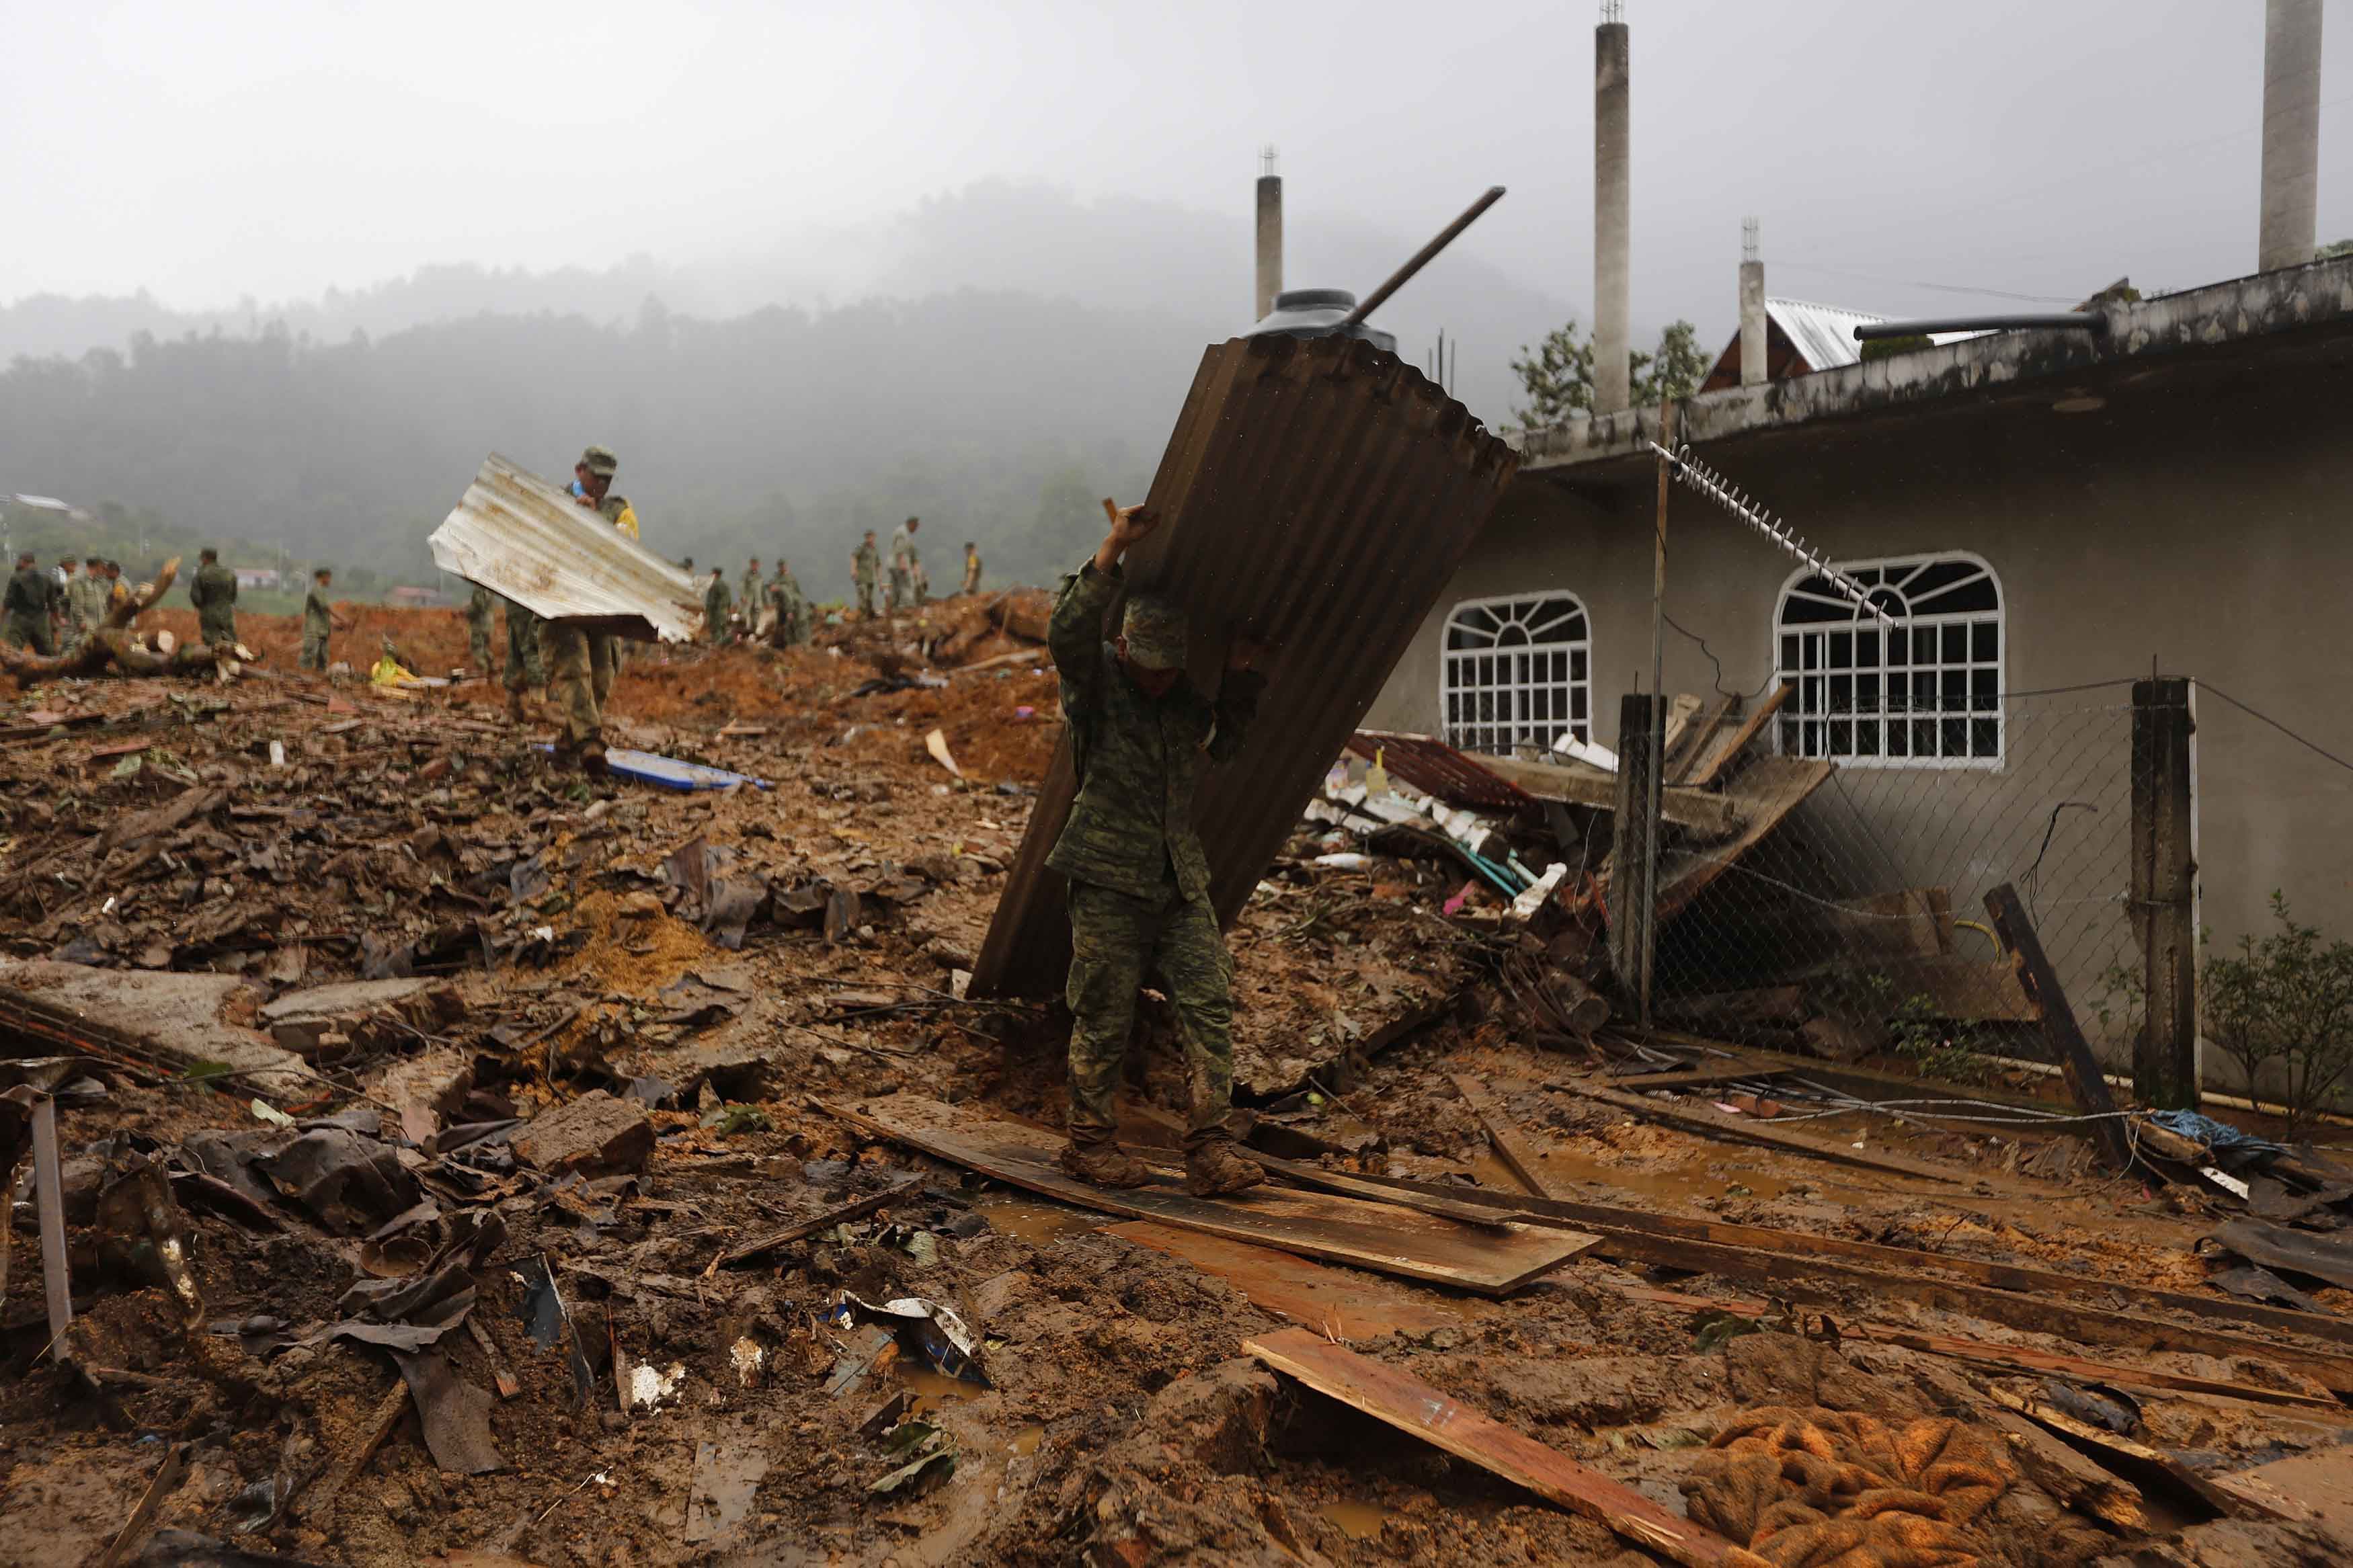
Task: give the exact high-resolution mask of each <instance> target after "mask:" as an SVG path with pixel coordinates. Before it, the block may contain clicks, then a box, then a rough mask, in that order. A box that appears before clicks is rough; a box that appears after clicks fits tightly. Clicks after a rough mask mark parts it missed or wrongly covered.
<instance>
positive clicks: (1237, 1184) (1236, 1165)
mask: <svg viewBox="0 0 2353 1568" xmlns="http://www.w3.org/2000/svg"><path fill="white" fill-rule="evenodd" d="M1265 1180H1266V1172H1265V1170H1264V1169H1263V1168H1261V1166H1260V1165H1259V1164H1258V1163H1256V1162H1254V1161H1250V1160H1245V1159H1243V1158H1242V1157H1241V1155H1240V1154H1239V1153H1237V1152H1234V1143H1233V1140H1232V1139H1230V1138H1220V1139H1219V1140H1217V1141H1216V1142H1212V1143H1204V1144H1202V1145H1201V1146H1200V1147H1199V1148H1198V1149H1192V1150H1188V1151H1187V1152H1186V1154H1185V1190H1186V1191H1187V1192H1188V1193H1190V1194H1193V1195H1194V1196H1195V1197H1197V1198H1214V1197H1217V1196H1219V1194H1224V1193H1239V1192H1240V1191H1241V1190H1242V1189H1244V1188H1245V1187H1254V1186H1257V1185H1258V1184H1260V1183H1261V1182H1263V1181H1265Z"/></svg>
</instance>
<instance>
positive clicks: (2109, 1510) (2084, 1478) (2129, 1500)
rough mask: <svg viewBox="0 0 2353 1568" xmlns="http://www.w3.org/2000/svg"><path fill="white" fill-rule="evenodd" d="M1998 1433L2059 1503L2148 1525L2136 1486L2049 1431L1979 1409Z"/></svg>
mask: <svg viewBox="0 0 2353 1568" xmlns="http://www.w3.org/2000/svg"><path fill="white" fill-rule="evenodd" d="M1980 1415H1981V1416H1982V1418H1983V1420H1984V1421H1985V1424H1986V1425H1987V1426H1991V1427H1992V1428H1993V1429H1994V1430H1995V1431H1997V1432H2000V1434H2001V1436H2002V1440H2003V1441H2004V1442H2006V1443H2008V1444H2009V1445H2010V1456H2011V1457H2012V1458H2015V1459H2016V1460H2017V1461H2018V1468H2020V1469H2021V1470H2022V1471H2024V1472H2025V1475H2026V1479H2029V1480H2031V1481H2032V1482H2033V1483H2034V1484H2035V1485H2037V1486H2039V1487H2041V1488H2042V1489H2043V1490H2044V1491H2046V1492H2049V1493H2050V1494H2051V1495H2052V1497H2053V1498H2055V1499H2057V1500H2058V1502H2059V1506H2060V1507H2062V1508H2068V1509H2074V1510H2077V1511H2079V1512H2083V1513H2088V1514H2090V1515H2091V1516H2092V1517H2093V1518H2094V1519H2099V1520H2105V1521H2107V1522H2108V1523H2110V1524H2112V1525H2115V1526H2116V1528H2117V1529H2118V1530H2121V1531H2128V1532H2131V1533H2134V1534H2137V1533H2139V1532H2140V1531H2144V1530H2146V1529H2147V1528H2148V1512H2147V1510H2146V1509H2144V1508H2143V1507H2142V1506H2141V1495H2140V1489H2139V1488H2138V1487H2137V1486H2135V1485H2133V1484H2132V1482H2130V1481H2128V1480H2126V1479H2124V1478H2123V1477H2122V1476H2119V1475H2116V1474H2114V1473H2112V1472H2110V1471H2108V1470H2105V1469H2103V1468H2101V1467H2099V1466H2098V1465H2095V1464H2094V1463H2093V1462H2092V1461H2091V1460H2089V1459H2087V1458H2084V1456H2083V1455H2082V1454H2080V1453H2078V1452H2076V1451H2075V1450H2074V1449H2073V1448H2071V1447H2068V1446H2067V1445H2066V1444H2064V1443H2063V1442H2061V1441H2060V1440H2059V1439H2058V1438H2056V1437H2054V1436H2052V1435H2051V1434H2050V1433H2048V1432H2046V1431H2044V1430H2043V1429H2042V1427H2040V1426H2036V1425H2035V1424H2034V1423H2033V1422H2031V1421H2029V1420H2028V1419H2027V1418H2026V1417H2025V1416H2023V1415H2017V1414H2015V1413H2014V1412H2011V1411H2009V1410H1988V1411H1984V1412H1981V1413H1980Z"/></svg>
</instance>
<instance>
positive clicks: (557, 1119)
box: [511, 1089, 654, 1176]
mask: <svg viewBox="0 0 2353 1568" xmlns="http://www.w3.org/2000/svg"><path fill="white" fill-rule="evenodd" d="M511 1146H512V1148H513V1150H514V1155H515V1158H516V1159H517V1160H519V1161H521V1162H522V1163H524V1164H526V1165H529V1166H531V1167H532V1168H533V1169H534V1170H537V1171H541V1172H543V1173H546V1174H548V1175H551V1176H554V1175H562V1174H564V1173H566V1172H574V1171H576V1172H578V1173H581V1174H582V1175H588V1176H602V1175H612V1174H616V1173H628V1172H636V1171H642V1170H644V1169H645V1167H646V1160H647V1157H648V1156H649V1155H650V1154H652V1152H653V1149H654V1128H653V1123H652V1122H650V1121H647V1120H646V1113H645V1111H644V1110H641V1109H639V1108H638V1106H636V1105H633V1104H631V1103H630V1102H629V1101H628V1100H616V1099H614V1098H613V1096H611V1095H610V1094H607V1092H606V1091H605V1090H603V1089H591V1090H590V1091H589V1092H587V1093H586V1094H584V1095H582V1096H581V1097H580V1098H579V1099H577V1100H571V1101H568V1102H567V1103H565V1104H563V1105H559V1106H557V1107H555V1108H554V1110H543V1111H542V1112H540V1113H539V1114H538V1115H537V1116H535V1117H533V1118H532V1120H531V1122H530V1124H529V1125H527V1126H526V1127H524V1128H523V1129H522V1131H520V1132H517V1133H516V1134H515V1135H514V1137H513V1139H512V1143H511Z"/></svg>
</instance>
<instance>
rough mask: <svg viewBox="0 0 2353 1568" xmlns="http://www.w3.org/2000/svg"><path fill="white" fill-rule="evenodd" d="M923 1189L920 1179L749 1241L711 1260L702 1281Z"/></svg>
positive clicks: (868, 1213) (864, 1215)
mask: <svg viewBox="0 0 2353 1568" xmlns="http://www.w3.org/2000/svg"><path fill="white" fill-rule="evenodd" d="M922 1189H923V1178H922V1177H921V1176H916V1177H913V1178H912V1179H910V1180H908V1181H904V1182H902V1183H900V1184H898V1185H897V1186H895V1187H891V1188H888V1189H886V1190H884V1191H882V1192H879V1193H870V1194H867V1195H866V1196H865V1197H862V1198H860V1199H858V1200H857V1201H856V1202H855V1203H847V1204H843V1205H839V1207H836V1208H829V1209H828V1210H826V1211H825V1212H824V1213H823V1214H821V1215H811V1216H810V1217H808V1218H807V1219H805V1220H800V1221H797V1223H795V1224H792V1225H788V1226H785V1227H784V1228H783V1229H782V1230H779V1231H774V1232H771V1233H770V1234H768V1235H766V1236H764V1237H760V1238H759V1239H758V1240H757V1241H747V1242H745V1243H744V1245H743V1246H741V1247H730V1248H728V1249H727V1250H726V1251H725V1252H723V1253H721V1254H720V1255H719V1256H718V1257H716V1258H712V1260H711V1262H710V1263H709V1264H708V1265H707V1266H706V1267H705V1268H703V1270H702V1277H703V1278H704V1279H710V1278H711V1277H712V1275H713V1274H716V1273H718V1272H719V1270H721V1269H722V1268H733V1267H734V1266H735V1265H736V1264H738V1263H742V1262H744V1260H746V1259H747V1258H757V1257H759V1256H760V1254H762V1253H764V1252H774V1251H775V1250H776V1248H777V1247H789V1246H790V1245H792V1244H793V1243H794V1242H796V1241H804V1240H806V1239H807V1238H808V1237H812V1236H815V1235H816V1234H817V1233H818V1232H819V1231H821V1230H831V1229H832V1228H833V1227H834V1226H838V1225H840V1224H842V1223H843V1222H844V1221H846V1220H853V1219H864V1218H865V1217H866V1216H867V1215H871V1214H872V1213H873V1212H874V1211H875V1210H877V1209H881V1208H887V1207H889V1206H890V1205H892V1204H894V1203H897V1202H898V1201H899V1200H900V1199H901V1198H903V1197H908V1196H912V1195H913V1194H915V1193H917V1192H920V1191H921V1190H922Z"/></svg>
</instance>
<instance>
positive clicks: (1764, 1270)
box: [1356, 1176, 2353, 1384]
mask: <svg viewBox="0 0 2353 1568" xmlns="http://www.w3.org/2000/svg"><path fill="white" fill-rule="evenodd" d="M1356 1180H1357V1181H1358V1182H1360V1183H1363V1184H1366V1185H1367V1186H1370V1187H1373V1188H1377V1189H1378V1188H1397V1189H1400V1190H1403V1191H1407V1192H1415V1191H1421V1190H1425V1189H1426V1190H1429V1191H1431V1192H1436V1193H1442V1194H1446V1195H1447V1196H1449V1197H1451V1199H1453V1200H1454V1201H1455V1202H1457V1203H1464V1204H1489V1205H1493V1206H1494V1207H1495V1208H1497V1209H1498V1210H1500V1211H1504V1212H1506V1213H1510V1214H1513V1215H1518V1216H1520V1217H1521V1218H1524V1219H1525V1220H1528V1221H1530V1222H1531V1223H1535V1224H1546V1223H1556V1224H1562V1225H1570V1226H1576V1227H1577V1229H1578V1230H1580V1231H1583V1232H1587V1233H1588V1234H1591V1235H1595V1236H1599V1237H1601V1238H1602V1241H1601V1245H1599V1246H1598V1247H1596V1248H1595V1251H1597V1252H1599V1253H1600V1254H1602V1255H1603V1256H1605V1257H1606V1256H1609V1253H1610V1246H1609V1242H1610V1238H1611V1237H1628V1236H1647V1237H1651V1238H1653V1239H1655V1240H1657V1241H1658V1242H1659V1243H1660V1246H1661V1247H1662V1249H1663V1248H1666V1247H1671V1246H1673V1245H1678V1244H1685V1243H1715V1244H1720V1245H1723V1246H1725V1247H1733V1248H1736V1249H1739V1252H1738V1253H1737V1254H1725V1255H1721V1256H1719V1257H1718V1258H1716V1262H1717V1263H1718V1264H1719V1265H1721V1266H1723V1267H1725V1268H1735V1269H1740V1270H1743V1274H1742V1277H1745V1278H1750V1279H1778V1278H1782V1277H1783V1276H1782V1275H1781V1273H1780V1272H1779V1271H1778V1269H1776V1268H1768V1267H1767V1266H1765V1265H1762V1264H1753V1263H1752V1262H1751V1261H1750V1260H1749V1259H1748V1258H1746V1254H1747V1253H1750V1252H1754V1253H1759V1254H1778V1255H1781V1256H1784V1257H1788V1258H1796V1259H1830V1260H1833V1261H1834V1262H1836V1263H1839V1264H1854V1265H1862V1266H1865V1267H1866V1268H1870V1269H1872V1270H1874V1271H1875V1272H1874V1274H1873V1278H1872V1279H1867V1280H1863V1281H1862V1282H1863V1283H1865V1284H1867V1285H1871V1286H1873V1287H1876V1286H1879V1285H1881V1284H1882V1283H1883V1279H1895V1280H1897V1281H1913V1280H1921V1281H1931V1282H1934V1283H1935V1284H1936V1286H1937V1287H1938V1290H1937V1299H1938V1300H1957V1299H1958V1298H1957V1297H1956V1296H1954V1295H1953V1291H1954V1290H1956V1289H1960V1288H1961V1287H1957V1286H1953V1285H1950V1284H1948V1283H1947V1282H1945V1281H1943V1280H1940V1279H1937V1277H1938V1276H1940V1275H1947V1276H1952V1277H1954V1278H1955V1279H1959V1280H1961V1281H1964V1282H1966V1285H1968V1286H1975V1287H1982V1288H1986V1289H1992V1290H1995V1291H2000V1292H2002V1293H2003V1295H2004V1297H2005V1298H2006V1297H2009V1296H2014V1295H2028V1296H2032V1295H2036V1294H2041V1295H2044V1296H2051V1297H2056V1298H2061V1299H2063V1300H2075V1301H2081V1302H2084V1303H2085V1304H2086V1305H2087V1306H2088V1307H2090V1308H2091V1309H2093V1310H2094V1311H2095V1313H2097V1314H2103V1315H2109V1316H2113V1315H2114V1314H2115V1313H2116V1309H2118V1308H2119V1307H2126V1308H2131V1309H2134V1310H2138V1311H2143V1312H2178V1313H2181V1314H2184V1315H2186V1316H2188V1317H2190V1318H2194V1319H2198V1320H2200V1321H2202V1322H2204V1323H2207V1324H2213V1325H2228V1326H2229V1327H2228V1328H2223V1329H2220V1330H2216V1331H2208V1332H2206V1333H2205V1334H2204V1335H2203V1337H2202V1338H2199V1339H2198V1342H2196V1343H2194V1344H2193V1343H2192V1339H2191V1337H2195V1336H2200V1330H2199V1329H2198V1328H2196V1327H2192V1326H2184V1325H2152V1327H2153V1328H2154V1327H2162V1328H2164V1330H2165V1331H2166V1334H2167V1336H2168V1338H2171V1339H2174V1340H2177V1341H2178V1342H2179V1343H2180V1344H2181V1345H2182V1347H2183V1348H2189V1349H2195V1350H2197V1351H2198V1352H2199V1353H2200V1354H2208V1355H2216V1356H2237V1355H2262V1356H2268V1357H2271V1358H2273V1359H2275V1360H2276V1359H2282V1358H2287V1359H2294V1358H2295V1357H2299V1356H2306V1355H2309V1354H2311V1353H2312V1352H2310V1351H2308V1350H2306V1349H2305V1348H2303V1347H2300V1346H2294V1345H2277V1344H2272V1343H2269V1342H2265V1341H2262V1340H2256V1339H2250V1338H2247V1337H2245V1336H2244V1335H2242V1334H2238V1333H2233V1332H2231V1331H2230V1329H2232V1328H2239V1329H2263V1330H2268V1331H2272V1332H2274V1333H2282V1334H2290V1335H2295V1336H2298V1337H2301V1338H2305V1339H2312V1340H2326V1341H2327V1342H2330V1343H2332V1344H2338V1345H2346V1346H2353V1319H2348V1318H2339V1317H2334V1316H2325V1315H2322V1314H2319V1313H2315V1312H2298V1311H2291V1310H2287V1309H2285V1308H2282V1307H2271V1306H2265V1305H2263V1303H2261V1302H2257V1301H2242V1300H2238V1299H2237V1298H2236V1297H2232V1296H2220V1295H2217V1296H2194V1295H2189V1294H2187V1293H2185V1292H2182V1291H2178V1290H2161V1289H2157V1288H2156V1287H2154V1286H2149V1285H2136V1284H2128V1283H2124V1282H2121V1281H2117V1280H2114V1279H2100V1278H2098V1277H2097V1276H2094V1275H2088V1274H2081V1273H2065V1272H2062V1271H2060V1270H2057V1269H2051V1268H2029V1267H2026V1266H2023V1265H2021V1264H2014V1263H1989V1262H1987V1261H1986V1260H1985V1259H1983V1258H1964V1257H1960V1256H1957V1255H1955V1254H1950V1253H1942V1252H1923V1251H1920V1250H1918V1249H1917V1248H1915V1247H1886V1246H1883V1245H1881V1244H1880V1243H1878V1242H1874V1241H1856V1240H1853V1239H1852V1238H1850V1237H1839V1236H1817V1235H1814V1234H1813V1233H1812V1232H1810V1231H1799V1230H1778V1229H1775V1228H1772V1227H1770V1226H1755V1225H1735V1224H1733V1223H1731V1222H1729V1221H1726V1220H1718V1219H1695V1218H1691V1217H1688V1216H1685V1215H1659V1214H1651V1213H1649V1212H1648V1211H1646V1210H1642V1209H1630V1208H1620V1207H1616V1206H1613V1205H1604V1204H1589V1203H1577V1202H1573V1201H1570V1200H1568V1199H1564V1198H1539V1197H1523V1196H1521V1195H1519V1194H1514V1193H1504V1192H1498V1191H1495V1190H1493V1189H1492V1188H1488V1187H1464V1186H1457V1185H1453V1184H1445V1185H1440V1184H1433V1183H1426V1182H1415V1181H1410V1180H1409V1179H1407V1178H1405V1177H1401V1176H1359V1177H1357V1178H1356ZM1661 1255H1662V1256H1663V1255H1664V1252H1663V1250H1662V1253H1661ZM1891 1288H1894V1287H1891ZM1961 1310H1968V1311H1970V1312H1971V1313H1972V1314H1973V1315H1975V1316H1978V1317H1984V1316H1988V1315H1989V1313H1993V1312H2000V1311H2003V1310H2010V1311H2013V1312H2022V1311H2024V1310H2026V1309H2024V1308H2018V1307H2014V1306H2011V1305H2010V1304H2009V1303H2008V1302H2007V1301H2006V1300H1996V1301H1994V1302H1992V1304H1991V1305H1989V1306H1988V1307H1987V1310H1984V1311H1979V1310H1976V1309H1975V1308H1969V1307H1964V1308H1962V1309H1961ZM2123 1321H2125V1322H2126V1324H2127V1325H2130V1324H2132V1323H2133V1320H2131V1319H2129V1318H2127V1319H2125V1320H2123ZM2099 1332H2100V1331H2099V1330H2098V1329H2097V1328H2096V1326H2095V1327H2094V1330H2093V1331H2092V1336H2093V1338H2094V1342H2097V1339H2096V1336H2097V1335H2098V1333H2099ZM2186 1336H2188V1337H2186ZM2148 1339H2149V1334H2148V1333H2147V1332H2146V1331H2136V1337H2135V1339H2133V1340H2132V1341H2128V1342H2133V1343H2145V1342H2147V1341H2148ZM2340 1359H2344V1360H2346V1361H2347V1362H2348V1365H2347V1367H2346V1369H2345V1370H2346V1371H2348V1372H2353V1357H2345V1358H2340ZM2316 1381H2317V1382H2320V1383H2322V1384H2327V1382H2328V1380H2327V1378H2316Z"/></svg>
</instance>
